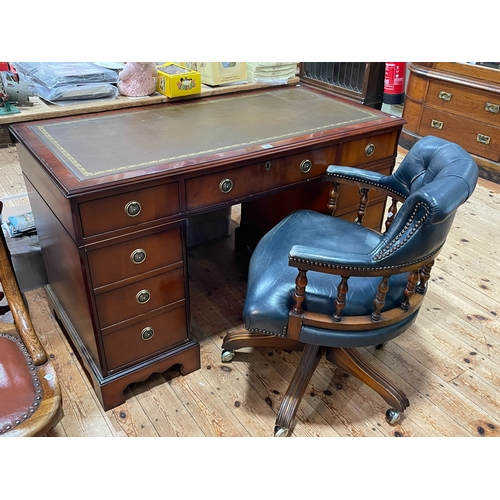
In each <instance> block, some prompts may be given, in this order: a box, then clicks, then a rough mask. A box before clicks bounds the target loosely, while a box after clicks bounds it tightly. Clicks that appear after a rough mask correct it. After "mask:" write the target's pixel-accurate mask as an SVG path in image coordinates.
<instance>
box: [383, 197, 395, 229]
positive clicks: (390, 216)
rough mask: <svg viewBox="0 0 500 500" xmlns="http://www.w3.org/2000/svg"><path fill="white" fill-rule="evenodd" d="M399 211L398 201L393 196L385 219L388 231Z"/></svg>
mask: <svg viewBox="0 0 500 500" xmlns="http://www.w3.org/2000/svg"><path fill="white" fill-rule="evenodd" d="M397 213H398V202H397V200H396V199H395V198H392V203H391V206H390V208H389V211H388V212H387V219H386V220H385V230H386V231H387V230H388V229H389V228H390V227H391V224H392V221H393V220H394V217H396V214H397Z"/></svg>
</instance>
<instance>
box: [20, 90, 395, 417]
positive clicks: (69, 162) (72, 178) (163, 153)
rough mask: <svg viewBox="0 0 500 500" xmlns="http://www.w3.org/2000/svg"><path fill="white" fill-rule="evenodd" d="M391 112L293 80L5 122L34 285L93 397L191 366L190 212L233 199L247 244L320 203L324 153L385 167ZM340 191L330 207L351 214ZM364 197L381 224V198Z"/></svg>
mask: <svg viewBox="0 0 500 500" xmlns="http://www.w3.org/2000/svg"><path fill="white" fill-rule="evenodd" d="M403 123H404V121H403V120H402V119H401V118H398V117H394V116H389V115H386V114H384V113H382V112H380V111H377V110H374V109H372V108H368V107H364V106H361V105H358V104H354V103H351V102H349V101H347V100H341V99H339V98H334V97H332V96H331V95H329V94H327V93H324V92H322V91H320V90H315V89H309V88H307V87H304V86H296V87H283V88H275V89H267V90H259V91H252V92H248V93H240V94H230V95H225V96H219V97H208V98H206V99H199V100H196V101H183V102H179V103H165V104H161V105H152V106H144V107H141V108H137V109H122V110H116V111H109V112H100V113H94V114H87V115H80V116H74V117H64V118H56V119H49V120H41V121H37V122H27V123H17V124H13V125H11V126H10V132H11V134H12V135H13V137H14V139H15V141H16V145H17V149H18V153H19V160H20V163H21V167H22V170H23V174H24V176H25V181H26V187H27V190H28V194H29V198H30V202H31V207H32V210H33V213H34V216H35V222H36V226H37V230H38V236H39V240H40V245H41V247H42V254H43V259H44V263H45V267H46V271H47V276H48V281H49V284H48V285H47V286H46V292H47V295H48V298H49V301H50V303H51V307H52V308H53V310H54V313H55V315H56V317H57V318H58V319H59V321H60V323H61V324H62V326H63V328H64V330H65V333H66V334H67V335H68V337H69V339H70V340H71V342H72V344H73V346H74V347H75V348H76V350H77V352H78V354H79V359H80V360H81V362H82V363H83V365H84V367H85V369H86V371H87V372H88V375H89V377H90V379H91V381H92V384H93V386H94V389H95V392H96V394H97V395H98V397H99V399H100V401H101V403H102V405H103V407H104V408H105V409H106V410H107V409H110V408H113V407H115V406H117V405H119V404H121V403H123V402H124V400H125V398H124V395H123V391H124V390H125V388H126V387H127V386H128V385H129V384H131V383H133V382H138V381H142V380H145V379H146V378H147V377H149V376H150V375H151V374H152V373H154V372H163V371H165V370H167V369H169V368H171V367H173V366H174V365H178V366H179V367H180V372H181V373H182V374H183V375H186V374H187V373H190V372H191V371H193V370H196V369H198V368H199V367H200V352H199V345H198V344H197V342H196V341H195V340H194V339H193V338H192V336H191V333H190V321H189V318H190V313H189V286H188V285H189V284H188V270H187V266H188V262H187V255H186V235H185V226H186V219H187V218H188V217H189V216H191V215H196V214H202V213H205V212H209V211H212V210H215V209H220V208H223V207H228V206H230V205H233V204H237V203H241V204H242V216H241V225H240V227H239V228H238V233H237V239H236V245H237V247H240V248H245V247H247V246H250V247H251V246H253V245H255V243H256V241H258V239H259V238H260V237H261V236H262V234H263V233H264V232H265V231H267V230H268V229H270V228H271V227H272V226H273V225H274V224H276V223H277V222H278V221H279V220H280V219H281V218H282V217H283V216H284V215H286V214H287V213H289V212H290V211H292V210H295V209H298V208H306V207H309V208H314V209H317V210H320V211H324V210H325V209H326V202H327V196H328V184H327V183H325V182H321V178H322V176H323V174H324V172H325V169H326V167H327V166H328V165H330V164H335V163H337V164H343V165H358V166H361V167H364V168H368V169H372V170H377V171H382V172H386V173H390V172H391V170H392V168H393V165H394V161H395V157H396V152H397V144H398V139H399V134H400V131H401V128H402V124H403ZM347 194H348V196H344V198H343V199H344V200H347V201H344V203H343V204H342V205H339V207H338V209H337V213H338V215H339V216H342V217H349V218H352V219H354V218H355V217H356V212H357V204H358V198H359V194H358V193H357V192H352V193H351V194H349V193H347ZM344 195H345V193H344ZM370 203H371V204H375V205H378V206H379V208H380V210H378V211H377V212H378V213H377V214H376V216H375V217H373V218H372V219H370V220H369V221H368V222H369V224H370V225H372V226H373V227H380V225H381V223H382V217H383V207H384V200H383V199H373V200H371V201H370Z"/></svg>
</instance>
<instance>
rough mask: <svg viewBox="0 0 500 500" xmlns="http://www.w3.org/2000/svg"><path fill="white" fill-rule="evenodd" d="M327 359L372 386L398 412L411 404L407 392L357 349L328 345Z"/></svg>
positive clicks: (401, 411)
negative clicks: (377, 368)
mask: <svg viewBox="0 0 500 500" xmlns="http://www.w3.org/2000/svg"><path fill="white" fill-rule="evenodd" d="M326 359H327V360H328V361H330V362H332V363H333V364H335V365H337V366H338V367H339V368H342V369H343V370H345V371H346V372H347V373H349V374H351V375H352V376H354V377H356V378H357V379H359V380H361V382H363V383H365V384H366V385H367V386H368V387H371V388H372V389H373V390H374V391H375V392H377V394H379V395H380V396H381V397H382V399H384V401H385V402H386V403H387V404H388V405H389V406H390V407H392V408H394V409H395V410H396V411H397V412H399V413H403V412H404V410H405V409H406V408H408V406H410V402H409V401H408V398H407V397H406V394H405V393H404V392H403V391H402V390H401V389H400V388H399V387H398V386H397V385H396V384H394V383H393V382H391V381H390V380H389V379H388V378H387V377H385V375H383V374H382V373H380V372H379V371H378V370H376V369H375V367H374V366H372V365H371V364H370V363H368V362H367V361H366V360H365V359H364V358H363V357H362V356H361V354H359V352H358V351H357V350H356V349H352V348H341V347H328V348H327V351H326Z"/></svg>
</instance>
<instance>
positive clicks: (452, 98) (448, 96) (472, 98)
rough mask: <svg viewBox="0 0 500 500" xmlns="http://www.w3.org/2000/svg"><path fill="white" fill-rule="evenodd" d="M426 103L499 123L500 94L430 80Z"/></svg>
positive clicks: (482, 120) (455, 112) (478, 119)
mask: <svg viewBox="0 0 500 500" xmlns="http://www.w3.org/2000/svg"><path fill="white" fill-rule="evenodd" d="M426 104H428V105H429V106H434V107H436V108H439V109H441V110H442V111H447V112H449V113H454V114H459V115H463V116H466V117H469V118H473V119H475V120H477V121H480V122H484V123H489V124H491V125H500V94H494V93H488V92H483V91H480V90H476V89H471V88H469V87H467V88H464V87H461V86H459V85H454V84H452V83H448V82H430V83H429V88H428V90H427V96H426Z"/></svg>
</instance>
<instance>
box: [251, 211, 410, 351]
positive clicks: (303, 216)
mask: <svg viewBox="0 0 500 500" xmlns="http://www.w3.org/2000/svg"><path fill="white" fill-rule="evenodd" d="M381 238H382V236H381V235H380V234H378V233H377V232H375V231H373V230H371V229H368V228H365V227H363V226H360V225H357V224H353V223H351V222H348V221H345V220H343V219H339V218H337V217H331V216H329V215H324V214H320V213H317V212H314V211H311V210H300V211H298V212H294V213H292V214H290V215H289V216H288V217H286V218H285V219H283V220H282V221H281V222H280V223H279V224H278V225H276V226H275V227H274V228H273V229H272V230H271V231H269V232H268V233H267V234H266V235H265V236H264V237H263V238H262V239H261V241H260V242H259V244H258V245H257V247H256V249H255V251H254V253H253V255H252V258H251V261H250V268H249V278H248V288H247V295H246V300H245V306H244V310H243V319H244V321H245V326H246V328H247V329H248V330H259V331H264V332H268V333H274V334H277V335H282V334H283V332H284V328H285V327H286V325H287V322H288V313H289V311H290V308H291V306H292V304H293V292H294V288H295V279H296V277H297V269H296V268H294V267H290V266H289V265H288V254H289V251H290V249H291V247H292V246H293V245H306V246H307V245H311V246H314V247H320V248H321V247H324V248H325V249H337V250H342V251H345V252H355V253H369V252H370V251H371V250H372V249H373V248H374V247H375V246H377V244H378V243H379V241H380V239H381ZM307 278H308V283H307V287H306V300H305V301H304V304H303V307H304V308H305V309H307V310H310V311H315V312H321V313H326V314H333V311H334V301H335V297H336V295H337V285H338V283H339V282H340V277H339V276H335V275H330V274H324V273H317V272H314V271H309V272H308V273H307ZM407 280H408V274H407V273H404V274H401V275H396V276H393V277H391V278H390V280H389V292H388V294H387V297H386V304H385V307H384V310H386V309H390V308H393V307H395V306H397V305H399V304H400V303H401V298H402V291H403V290H404V288H405V287H406V283H407ZM379 283H380V278H379V277H374V278H364V277H352V278H350V279H349V281H348V286H349V291H348V293H347V297H346V306H345V308H344V310H343V312H342V314H343V315H345V316H349V315H364V314H371V312H372V310H373V299H374V298H375V295H376V292H377V287H378V285H379ZM330 335H332V333H330ZM359 335H362V333H359ZM332 341H333V340H332ZM375 343H378V342H375ZM324 345H334V344H324ZM360 345H374V344H370V343H361V344H360Z"/></svg>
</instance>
